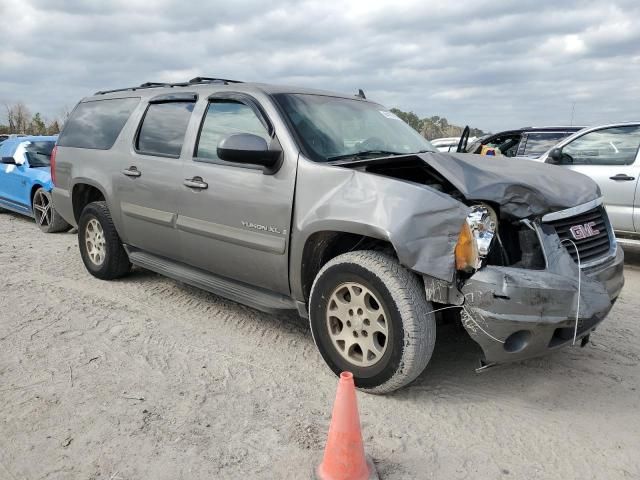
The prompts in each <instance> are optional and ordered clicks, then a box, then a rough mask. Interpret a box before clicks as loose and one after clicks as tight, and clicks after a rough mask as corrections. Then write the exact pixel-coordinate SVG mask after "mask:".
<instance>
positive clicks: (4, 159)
mask: <svg viewBox="0 0 640 480" xmlns="http://www.w3.org/2000/svg"><path fill="white" fill-rule="evenodd" d="M2 163H3V164H4V165H16V159H15V158H13V157H2Z"/></svg>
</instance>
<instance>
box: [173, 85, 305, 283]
mask: <svg viewBox="0 0 640 480" xmlns="http://www.w3.org/2000/svg"><path fill="white" fill-rule="evenodd" d="M201 115H202V121H201V124H200V128H199V129H194V130H197V131H198V132H199V134H198V136H197V138H196V139H195V146H194V150H192V151H193V156H192V158H190V159H188V160H186V162H185V164H184V165H183V169H182V174H183V176H182V178H183V179H184V182H183V184H182V185H181V186H180V189H179V193H178V219H177V222H176V227H177V229H178V231H179V235H180V243H181V246H182V255H183V258H184V262H185V263H187V264H189V265H192V266H194V267H197V268H200V269H204V270H207V271H209V272H211V273H213V274H216V275H218V276H221V277H225V278H228V279H233V280H236V281H239V282H243V283H247V284H250V285H253V286H257V287H262V288H264V289H267V290H271V291H273V292H278V293H285V294H286V293H289V279H288V265H289V264H288V251H289V225H290V222H291V214H292V205H293V192H294V188H295V179H296V169H297V156H296V157H291V156H289V157H288V155H287V153H286V152H285V153H284V155H285V156H284V159H283V162H282V166H281V167H280V169H279V170H278V171H277V172H276V173H274V174H265V173H264V172H263V169H262V168H261V167H258V166H254V165H248V164H240V163H232V162H228V161H224V160H221V159H220V158H219V157H218V155H217V146H218V144H219V143H220V141H221V140H222V139H223V138H225V137H227V136H228V135H231V134H237V133H252V134H254V135H258V136H261V137H263V138H264V139H265V140H266V141H267V143H272V142H277V141H278V140H277V136H276V134H277V132H276V131H275V128H274V126H273V123H272V122H271V121H270V119H269V118H268V117H267V114H266V113H265V111H264V110H263V108H262V107H261V106H260V104H259V103H258V101H257V100H256V99H254V98H253V97H250V96H249V95H245V94H240V93H235V94H234V93H228V94H222V93H220V94H214V95H213V96H212V97H210V98H209V99H208V102H207V104H206V107H205V109H204V112H202V113H201ZM194 121H195V120H194Z"/></svg>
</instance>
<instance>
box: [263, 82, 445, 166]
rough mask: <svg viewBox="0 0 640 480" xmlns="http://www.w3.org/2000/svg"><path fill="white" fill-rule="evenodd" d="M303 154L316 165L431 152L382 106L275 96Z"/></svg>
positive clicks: (316, 98) (333, 99) (346, 100)
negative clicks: (318, 163)
mask: <svg viewBox="0 0 640 480" xmlns="http://www.w3.org/2000/svg"><path fill="white" fill-rule="evenodd" d="M275 98H276V100H277V102H278V103H279V104H280V106H281V107H282V109H283V111H284V113H285V116H286V117H287V119H288V120H289V122H290V124H291V126H292V127H293V129H294V130H295V133H296V134H297V136H298V138H299V140H300V142H301V143H302V145H301V146H302V148H303V150H304V151H305V153H306V154H307V156H309V157H310V158H311V160H314V161H316V162H330V161H337V160H343V161H345V160H352V159H358V158H371V157H382V156H388V155H406V154H409V153H418V152H435V151H436V149H435V148H434V147H433V145H431V144H430V143H429V142H428V141H427V140H426V139H425V138H423V137H422V136H421V135H420V134H419V133H418V132H416V131H415V130H414V129H413V128H411V127H410V126H409V125H407V124H406V123H404V122H403V121H402V120H400V118H398V117H397V116H395V115H394V114H393V113H391V112H390V111H388V110H385V109H384V108H383V107H382V106H380V105H378V104H375V103H370V102H363V101H361V100H356V99H354V100H351V99H348V98H338V97H329V96H324V95H307V94H279V95H275Z"/></svg>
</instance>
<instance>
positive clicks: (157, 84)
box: [139, 82, 172, 88]
mask: <svg viewBox="0 0 640 480" xmlns="http://www.w3.org/2000/svg"><path fill="white" fill-rule="evenodd" d="M171 86H172V85H171V84H170V83H163V82H144V83H143V84H142V85H140V87H139V88H155V87H171Z"/></svg>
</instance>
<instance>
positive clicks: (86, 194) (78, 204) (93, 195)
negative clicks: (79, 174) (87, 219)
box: [71, 180, 107, 223]
mask: <svg viewBox="0 0 640 480" xmlns="http://www.w3.org/2000/svg"><path fill="white" fill-rule="evenodd" d="M106 199H107V196H106V195H105V193H104V190H103V189H102V188H101V187H100V186H98V185H96V184H94V183H93V182H91V181H88V180H80V181H78V182H76V183H74V185H73V187H72V188H71V203H72V205H73V217H74V219H75V221H76V223H77V222H78V220H79V219H80V214H81V213H82V210H83V209H84V207H86V206H87V205H88V204H89V203H91V202H98V201H106Z"/></svg>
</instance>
